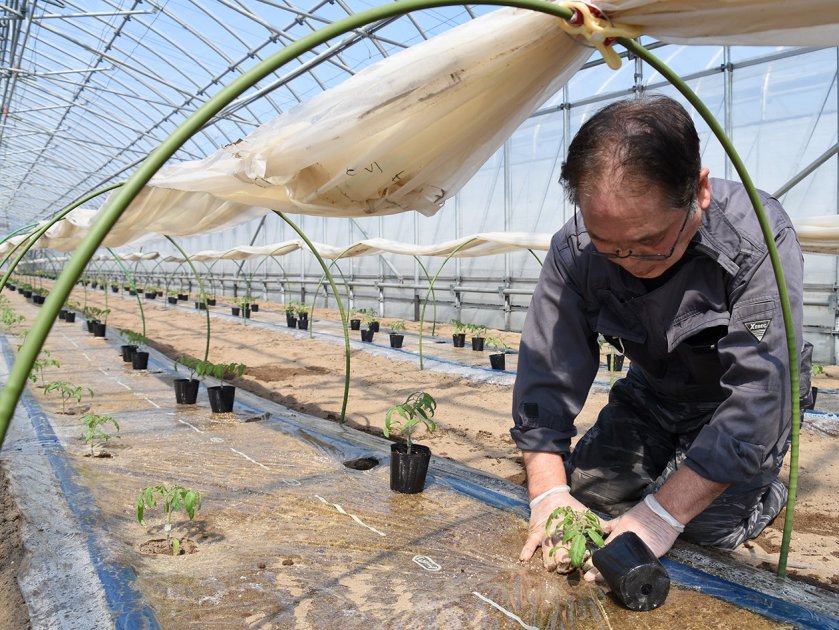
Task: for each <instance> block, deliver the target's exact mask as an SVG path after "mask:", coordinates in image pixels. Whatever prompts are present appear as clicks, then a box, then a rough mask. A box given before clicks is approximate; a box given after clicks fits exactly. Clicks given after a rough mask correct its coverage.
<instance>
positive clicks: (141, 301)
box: [105, 247, 146, 337]
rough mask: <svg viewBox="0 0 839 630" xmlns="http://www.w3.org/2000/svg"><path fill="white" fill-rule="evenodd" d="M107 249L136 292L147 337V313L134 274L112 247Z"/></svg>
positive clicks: (144, 333) (106, 290)
mask: <svg viewBox="0 0 839 630" xmlns="http://www.w3.org/2000/svg"><path fill="white" fill-rule="evenodd" d="M105 249H107V250H108V253H109V254H110V255H111V256H113V257H114V260H115V261H117V264H118V265H119V266H120V268H121V269H122V273H123V274H124V275H125V277H126V279H127V280H128V284H129V285H130V286H131V288H132V289H133V290H134V297H135V298H137V305H138V306H139V307H140V320H141V321H142V322H143V337H145V336H146V313H145V311H143V300H141V299H140V292H139V291H138V290H137V283H136V282H134V274H132V273H131V272H130V271H128V267H126V266H125V265H124V264H123V262H122V260H121V259H120V257H119V256H118V255H117V254H116V252H114V250H112V249H111V248H110V247H106V248H105ZM108 288H109V287H105V294H106V295H107V293H108Z"/></svg>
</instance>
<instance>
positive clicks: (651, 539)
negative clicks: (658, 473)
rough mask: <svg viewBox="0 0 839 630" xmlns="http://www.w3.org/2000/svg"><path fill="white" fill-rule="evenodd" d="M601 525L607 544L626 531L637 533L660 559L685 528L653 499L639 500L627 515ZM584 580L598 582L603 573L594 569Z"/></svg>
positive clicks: (590, 570) (651, 497)
mask: <svg viewBox="0 0 839 630" xmlns="http://www.w3.org/2000/svg"><path fill="white" fill-rule="evenodd" d="M648 502H649V503H651V504H652V505H653V506H655V507H656V510H657V511H653V510H652V509H651V508H650V505H649V504H648ZM659 514H661V516H660V515H659ZM602 525H603V531H605V532H606V533H607V534H608V536H609V537H608V538H607V539H606V544H607V545H608V544H609V543H610V542H612V541H613V540H614V539H615V538H617V537H618V536H620V535H621V534H623V533H624V532H635V533H636V534H637V535H638V537H639V538H640V539H641V540H643V541H644V542H645V543H646V544H647V547H649V548H650V551H652V552H653V553H654V554H655V555H656V557H657V558H660V557H661V556H663V555H664V554H666V553H667V552H668V551H670V548H671V547H672V546H673V543H675V542H676V539H677V538H678V537H679V534H680V533H681V532H682V531H684V529H685V528H684V525H682V524H681V523H679V522H678V521H677V520H676V519H675V518H673V516H671V515H670V514H669V513H667V511H666V510H664V508H663V507H661V505H660V504H659V503H658V502H657V501H656V500H655V497H653V496H649V497H645V500H644V501H640V502H639V503H638V504H636V505H635V506H634V507H633V508H632V509H631V510H629V511H628V512H626V513H624V514H622V515H620V516H618V517H617V518H614V519H612V520H611V521H604V522H603V523H602ZM584 578H585V579H586V580H588V581H594V580H598V579H600V572H599V571H598V570H597V569H595V568H591V569H589V570H588V571H587V572H586V574H585V576H584Z"/></svg>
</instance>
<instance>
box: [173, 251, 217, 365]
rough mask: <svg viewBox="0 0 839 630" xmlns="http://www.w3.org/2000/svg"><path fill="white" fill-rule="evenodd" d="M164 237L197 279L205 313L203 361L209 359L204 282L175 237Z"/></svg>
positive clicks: (208, 323) (208, 327) (208, 320)
mask: <svg viewBox="0 0 839 630" xmlns="http://www.w3.org/2000/svg"><path fill="white" fill-rule="evenodd" d="M166 238H167V239H168V241H169V242H170V243H172V245H174V246H175V248H176V249H177V250H178V251H179V252H180V253H181V256H183V257H184V261H185V262H186V264H187V265H189V268H190V269H192V273H193V274H194V275H195V279H196V280H197V281H198V290H199V291H200V294H201V295H202V296H203V298H202V299H203V300H204V313H205V314H206V315H207V340H206V343H205V344H204V361H205V362H206V361H209V356H210V307H209V305H208V304H207V293H206V292H205V291H204V283H203V282H202V280H201V276H200V275H199V274H198V270H197V269H196V268H195V265H193V264H192V260H190V258H189V256H187V254H186V252H185V251H184V250H183V249H181V246H180V245H178V244H177V243H176V242H175V239H173V238H172V237H171V236H167V237H166Z"/></svg>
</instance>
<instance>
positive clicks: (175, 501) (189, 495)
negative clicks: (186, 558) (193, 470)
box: [137, 485, 201, 556]
mask: <svg viewBox="0 0 839 630" xmlns="http://www.w3.org/2000/svg"><path fill="white" fill-rule="evenodd" d="M157 496H159V497H160V500H161V501H163V511H164V512H166V525H164V526H163V531H165V532H166V540H168V541H169V544H170V545H171V546H172V555H173V556H177V555H178V554H180V552H181V539H180V538H172V536H171V534H170V532H171V531H172V514H174V513H175V512H177V511H178V510H181V509H182V510H183V511H184V512H186V515H187V516H188V517H189V520H192V519H193V518H194V517H195V513H196V512H197V511H199V510H200V509H201V493H199V492H198V490H193V489H191V488H184V487H183V486H179V485H173V486H148V487H147V488H143V491H142V492H140V495H139V496H138V497H137V522H139V523H140V525H142V526H143V527H145V526H146V524H145V523H144V522H143V516H144V514H145V510H146V508H153V507H155V506H156V505H157V498H156V497H157Z"/></svg>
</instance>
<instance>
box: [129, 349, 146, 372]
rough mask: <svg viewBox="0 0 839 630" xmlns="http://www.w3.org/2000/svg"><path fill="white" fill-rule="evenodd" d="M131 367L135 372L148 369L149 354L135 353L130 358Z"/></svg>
mask: <svg viewBox="0 0 839 630" xmlns="http://www.w3.org/2000/svg"><path fill="white" fill-rule="evenodd" d="M131 367H133V368H134V369H135V370H147V369H149V353H148V352H140V351H139V350H138V351H135V352H134V356H133V357H131Z"/></svg>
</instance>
